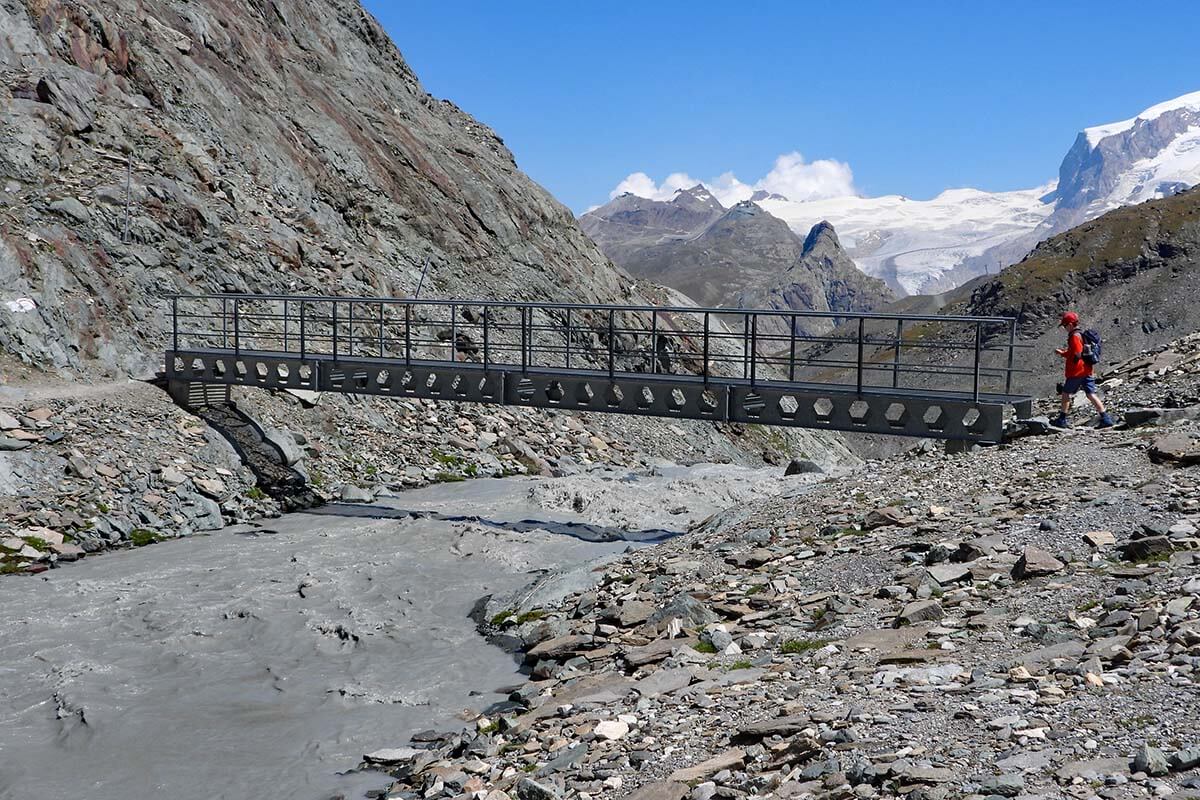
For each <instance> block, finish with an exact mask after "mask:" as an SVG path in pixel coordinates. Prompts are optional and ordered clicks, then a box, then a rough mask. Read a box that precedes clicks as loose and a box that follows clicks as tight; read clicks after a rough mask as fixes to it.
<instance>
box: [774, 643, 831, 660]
mask: <svg viewBox="0 0 1200 800" xmlns="http://www.w3.org/2000/svg"><path fill="white" fill-rule="evenodd" d="M831 641H833V640H832V639H788V640H787V641H786V642H784V643H783V646H782V647H780V648H779V652H781V653H783V654H785V655H789V656H794V655H799V654H801V653H810V652H812V651H813V650H820V649H821V648H822V647H824V646H825V645H827V644H829V643H830V642H831Z"/></svg>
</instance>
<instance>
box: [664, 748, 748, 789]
mask: <svg viewBox="0 0 1200 800" xmlns="http://www.w3.org/2000/svg"><path fill="white" fill-rule="evenodd" d="M745 760H746V751H745V750H742V749H740V748H736V747H735V748H734V749H732V750H726V751H725V752H724V753H721V754H720V755H719V756H713V757H712V758H710V759H708V760H707V761H701V762H700V763H699V764H697V765H696V766H694V767H684V768H683V769H677V770H675V771H674V772H672V773H671V775H670V777H668V778H667V780H668V781H669V782H678V783H685V784H689V785H690V784H694V783H699V782H700V781H702V780H704V779H705V778H708V777H710V776H712V775H716V774H717V773H718V772H720V771H721V770H723V769H733V768H734V767H740V766H741V765H742V764H743V763H744V762H745Z"/></svg>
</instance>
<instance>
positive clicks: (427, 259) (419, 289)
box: [413, 257, 429, 300]
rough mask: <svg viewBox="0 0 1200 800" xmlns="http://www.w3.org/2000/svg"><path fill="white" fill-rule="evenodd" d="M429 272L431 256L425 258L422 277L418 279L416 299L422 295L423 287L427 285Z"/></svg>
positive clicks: (414, 297)
mask: <svg viewBox="0 0 1200 800" xmlns="http://www.w3.org/2000/svg"><path fill="white" fill-rule="evenodd" d="M428 273H429V258H428V257H427V258H426V259H425V266H424V267H422V268H421V279H420V280H419V281H417V291H416V293H414V294H413V299H414V300H416V299H417V298H418V297H420V296H421V287H422V286H424V285H425V276H426V275H427V274H428Z"/></svg>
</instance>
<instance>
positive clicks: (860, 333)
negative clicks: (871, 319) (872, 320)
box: [857, 317, 867, 394]
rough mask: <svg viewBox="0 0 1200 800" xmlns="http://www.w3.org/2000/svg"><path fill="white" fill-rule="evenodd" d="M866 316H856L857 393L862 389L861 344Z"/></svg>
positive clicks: (864, 333)
mask: <svg viewBox="0 0 1200 800" xmlns="http://www.w3.org/2000/svg"><path fill="white" fill-rule="evenodd" d="M866 332H867V318H866V317H859V318H858V381H857V385H858V394H862V390H863V346H864V342H865V339H866Z"/></svg>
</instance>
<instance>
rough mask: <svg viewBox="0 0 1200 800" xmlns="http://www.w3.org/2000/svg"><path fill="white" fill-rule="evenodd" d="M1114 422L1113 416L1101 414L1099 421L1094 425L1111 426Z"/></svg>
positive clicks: (1099, 426)
mask: <svg viewBox="0 0 1200 800" xmlns="http://www.w3.org/2000/svg"><path fill="white" fill-rule="evenodd" d="M1115 424H1116V423H1115V422H1113V418H1112V417H1111V416H1110V415H1108V414H1101V415H1100V421H1099V422H1097V423H1096V427H1097V428H1111V427H1112V426H1113V425H1115Z"/></svg>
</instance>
